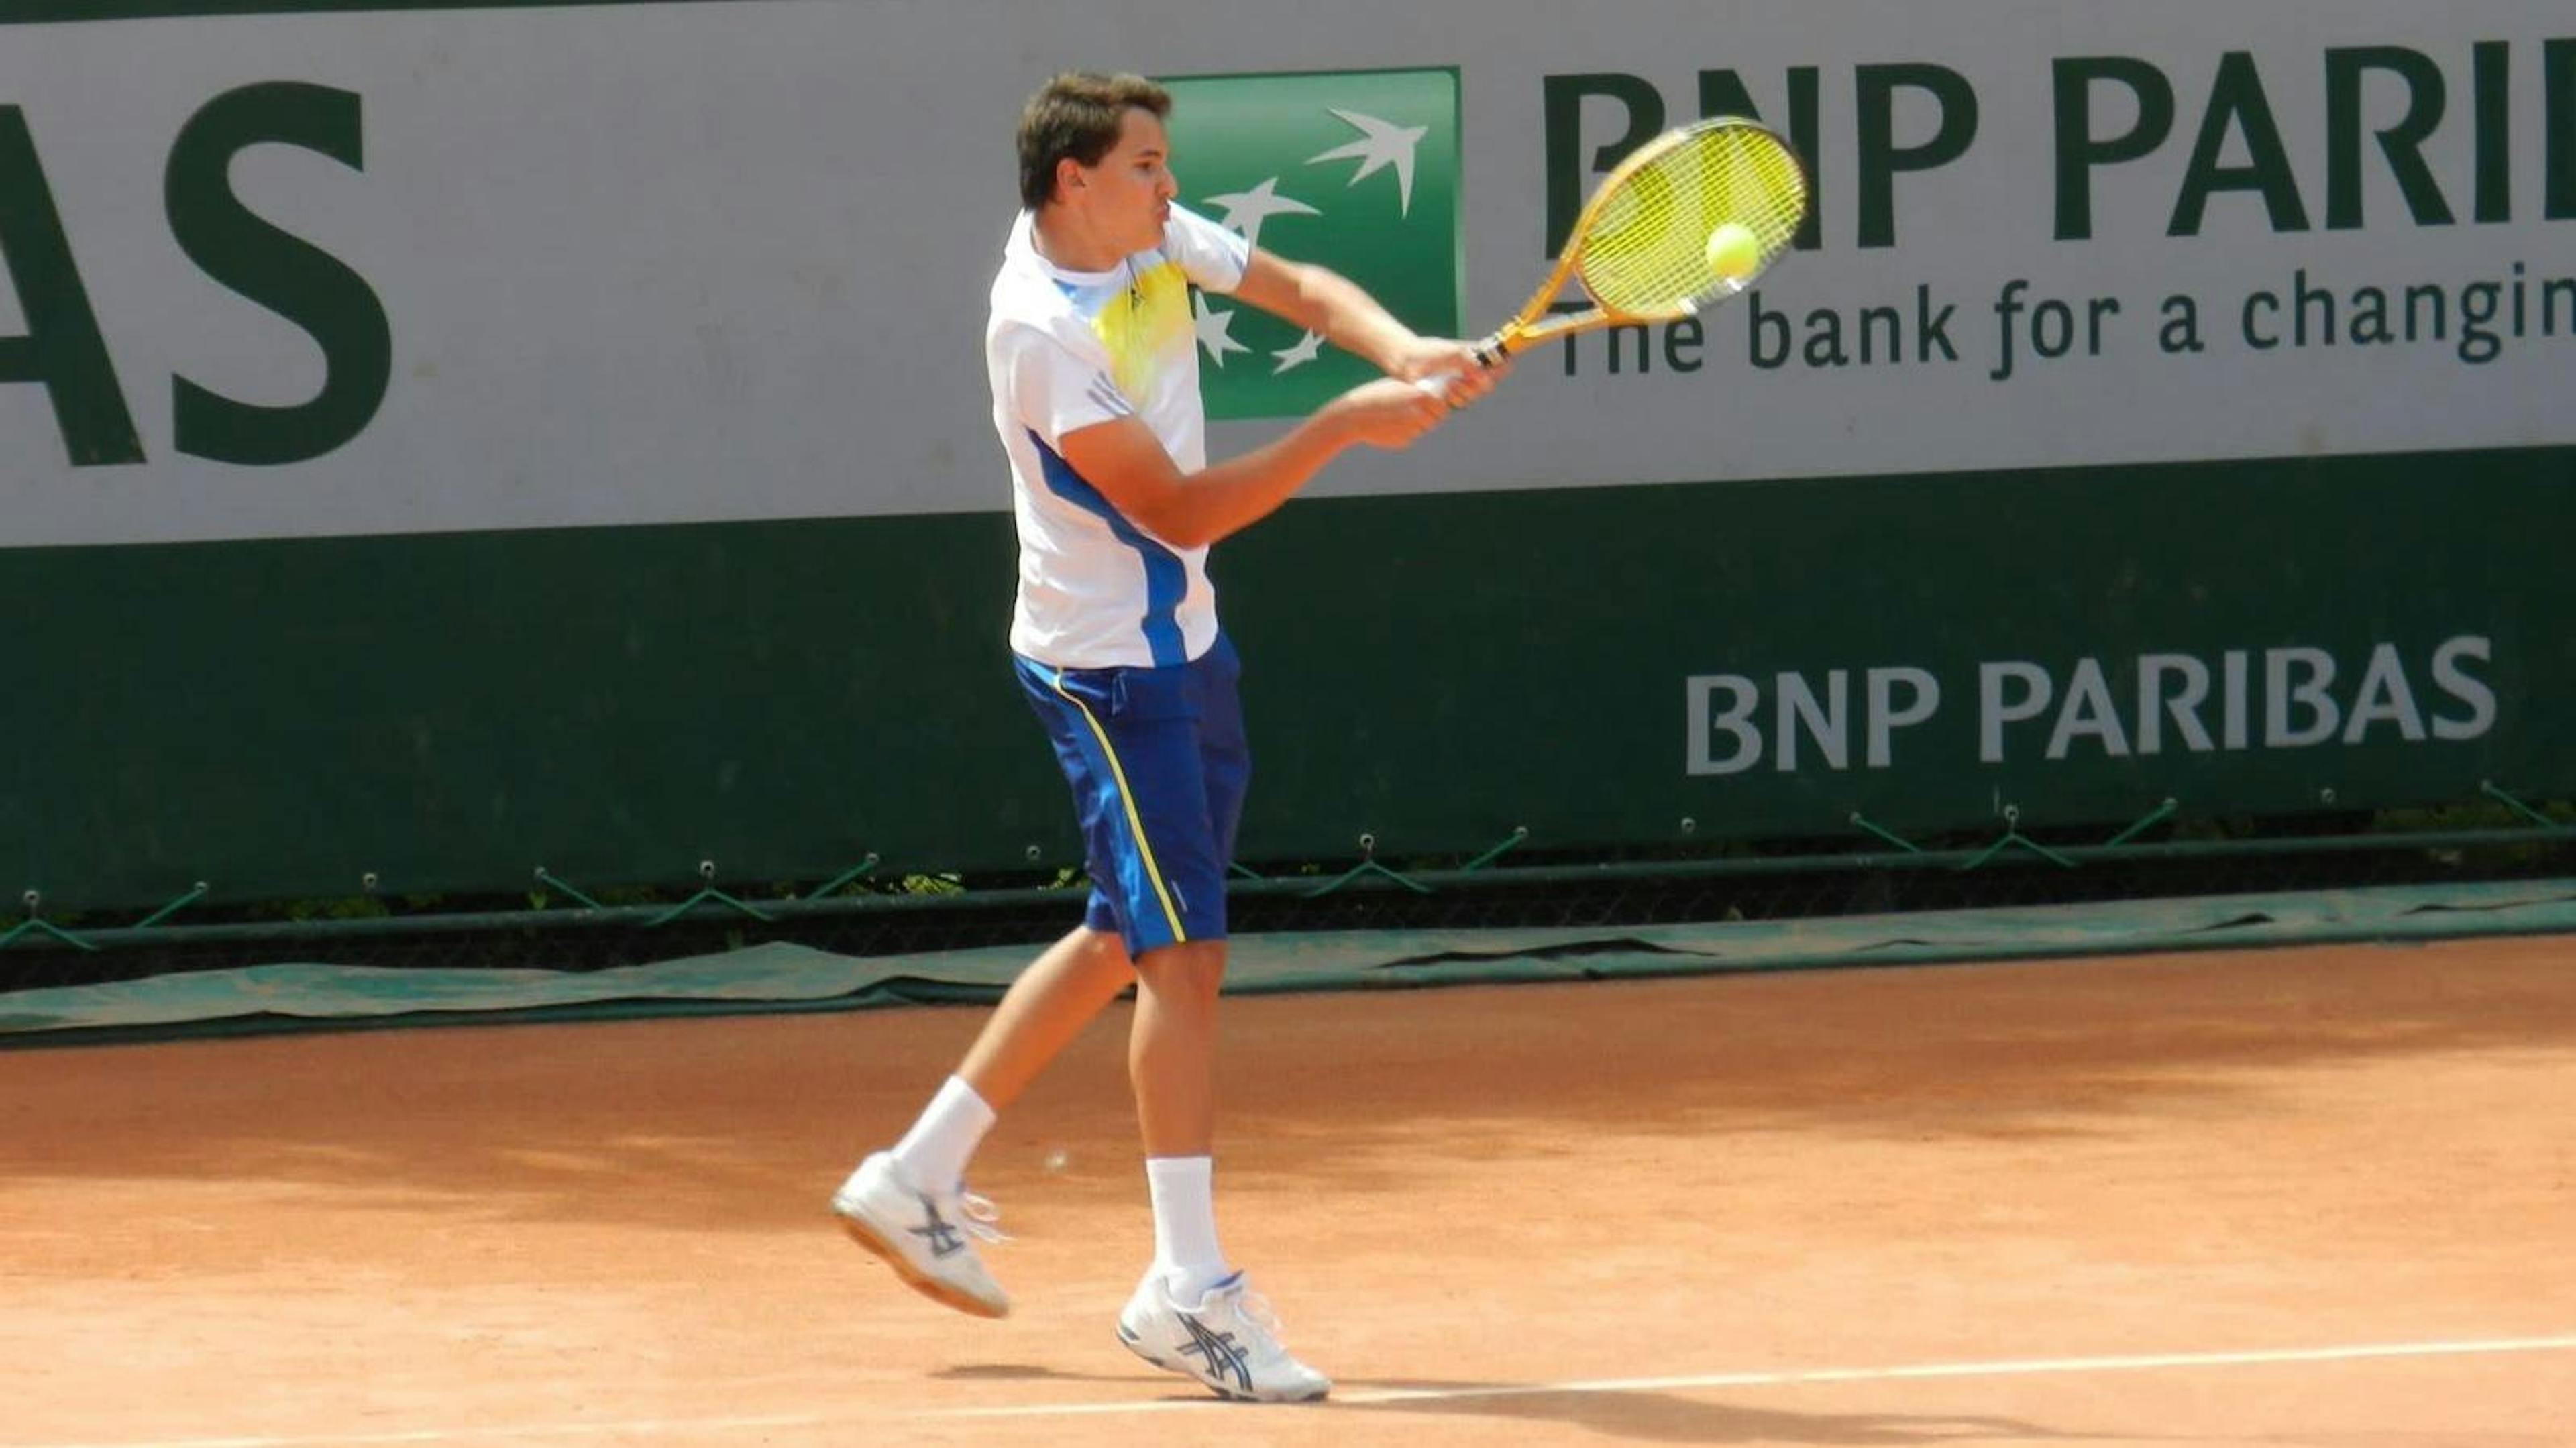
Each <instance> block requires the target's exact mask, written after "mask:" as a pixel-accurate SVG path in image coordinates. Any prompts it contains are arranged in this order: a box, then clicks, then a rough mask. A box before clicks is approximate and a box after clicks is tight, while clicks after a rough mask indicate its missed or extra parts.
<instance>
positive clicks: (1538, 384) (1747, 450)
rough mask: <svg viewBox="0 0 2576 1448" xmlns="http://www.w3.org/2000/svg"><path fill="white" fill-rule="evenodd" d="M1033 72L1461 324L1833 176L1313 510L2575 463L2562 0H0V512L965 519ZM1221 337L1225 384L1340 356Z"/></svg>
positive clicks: (53, 523)
mask: <svg viewBox="0 0 2576 1448" xmlns="http://www.w3.org/2000/svg"><path fill="white" fill-rule="evenodd" d="M206 12H214V13H206ZM271 12H276V13H271ZM315 12H319V13H315ZM74 15H88V16H93V17H113V16H117V15H129V16H134V17H138V18H128V19H114V18H106V19H94V20H92V21H89V22H87V23H83V22H79V21H75V20H71V19H66V18H64V17H69V16H74ZM154 17H158V18H154ZM1068 65H1091V66H1095V67H1125V68H1132V69H1136V70H1140V71H1144V72H1147V73H1150V74H1154V75H1158V76H1164V77H1172V78H1175V84H1176V87H1177V90H1178V93H1179V95H1180V98H1181V106H1180V110H1179V112H1178V114H1177V116H1176V118H1175V136H1176V156H1175V162H1176V168H1177V171H1178V174H1179V176H1180V178H1181V182H1182V185H1183V188H1184V194H1185V197H1186V199H1187V200H1188V201H1189V202H1191V203H1192V204H1193V205H1196V206H1199V207H1202V208H1205V209H1207V210H1208V211H1209V212H1210V213H1211V214H1213V215H1216V216H1219V217H1223V218H1228V219H1230V220H1231V222H1232V223H1233V224H1235V225H1236V226H1237V227H1238V228H1239V229H1241V230H1243V231H1244V232H1245V233H1246V234H1248V235H1249V234H1255V233H1256V232H1257V234H1258V236H1259V239H1260V241H1261V242H1262V243H1263V244H1265V245H1271V246H1275V247H1276V248H1277V249H1279V250H1281V251H1282V252H1284V253H1288V254H1291V255H1305V256H1311V257H1313V258H1316V259H1319V260H1324V261H1326V262H1328V263H1330V264H1333V265H1335V266H1338V267H1341V268H1343V269H1345V270H1347V271H1349V272H1351V273H1352V274H1353V275H1355V276H1358V277H1360V278H1361V279H1363V280H1364V281H1367V282H1369V283H1371V284H1372V285H1375V286H1378V287H1380V288H1382V289H1384V290H1385V291H1386V292H1387V293H1388V294H1389V300H1390V301H1392V302H1393V303H1395V304H1396V305H1397V306H1398V308H1399V310H1400V311H1402V312H1403V313H1404V314H1405V315H1407V316H1408V317H1409V318H1411V319H1412V320H1413V321H1414V322H1415V323H1416V324H1417V325H1420V326H1422V327H1425V328H1436V329H1456V330H1460V331H1465V332H1469V333H1478V332H1482V331H1484V330H1486V329H1489V328H1490V327H1492V326H1494V325H1496V324H1497V323H1498V322H1499V321H1500V320H1501V319H1502V318H1503V317H1504V316H1505V315H1507V314H1508V313H1509V312H1510V311H1511V310H1512V309H1514V308H1515V307H1516V306H1517V305H1518V304H1519V302H1520V301H1521V299H1522V297H1523V295H1524V294H1525V293H1526V291H1527V289H1528V288H1529V287H1530V286H1532V285H1534V284H1535V282H1536V281H1537V279H1538V278H1539V277H1540V276H1541V275H1543V274H1544V270H1545V267H1546V264H1547V261H1548V259H1549V256H1550V253H1551V249H1552V247H1553V244H1554V240H1555V238H1556V237H1557V236H1558V235H1560V234H1561V233H1562V230H1563V227H1564V224H1565V222H1566V220H1567V219H1568V217H1569V216H1570V214H1571V211H1572V209H1573V207H1574V206H1575V204H1576V203H1577V202H1579V200H1580V198H1581V196H1582V194H1583V193H1584V192H1585V191H1586V190H1588V188H1589V187H1590V185H1591V184H1592V182H1593V181H1594V180H1595V179H1596V178H1597V177H1598V176H1599V175H1600V174H1601V172H1602V171H1603V170H1604V169H1605V168H1606V167H1607V166H1608V165H1609V164H1610V162H1611V161H1613V160H1614V159H1615V158H1616V157H1617V155H1619V154H1620V153H1621V152H1622V150H1624V148H1625V147H1626V146H1628V145H1631V144H1633V143H1634V142H1635V141H1637V140H1639V139H1641V138H1642V137H1643V136H1645V135H1647V134H1649V133H1651V132H1652V131H1653V130H1655V129H1657V128H1659V127H1661V126H1664V125H1667V124H1672V123H1676V122H1679V121H1682V120H1685V119H1688V118H1690V117H1693V116H1696V115H1699V114H1701V113H1703V112H1710V111H1738V112H1742V111H1751V112H1755V113H1758V114H1759V115H1761V116H1762V117H1763V118H1765V119H1766V120H1769V121H1771V122H1772V123H1774V124H1776V125H1779V126H1781V127H1782V128H1784V129H1785V130H1787V131H1789V132H1790V133H1791V134H1792V135H1794V136H1795V137H1796V138H1797V139H1798V141H1799V143H1800V145H1801V147H1802V148H1803V149H1804V150H1805V151H1806V153H1807V156H1808V158H1809V161H1810V163H1811V165H1812V167H1813V169H1814V172H1815V175H1816V178H1817V183H1818V191H1819V203H1820V204H1819V209H1818V215H1817V222H1816V225H1815V228H1814V231H1813V235H1812V237H1811V240H1812V242H1813V245H1812V247H1811V248H1810V249H1808V250H1807V251H1805V252H1803V253H1800V254H1797V255H1794V256H1793V257H1791V258H1790V259H1789V260H1788V262H1787V263H1786V264H1785V265H1784V266H1783V267H1782V268H1781V269H1779V270H1778V271H1776V272H1775V273H1773V275H1772V276H1771V277H1770V278H1767V279H1766V280H1765V281H1764V283H1763V284H1762V285H1761V287H1760V288H1759V289H1758V291H1757V293H1756V294H1755V295H1753V296H1750V297H1747V298H1745V299H1743V300H1742V301H1739V302H1737V303H1735V304H1732V305H1730V306H1728V307H1726V308H1723V309H1721V310H1720V311H1718V312H1716V313H1714V314H1712V315H1711V316H1709V317H1708V318H1706V319H1705V320H1704V321H1693V322H1687V323H1683V324H1679V325H1676V326H1672V327H1659V328H1655V329H1651V331H1643V332H1628V333H1612V334H1607V335H1596V336H1592V337H1588V338H1584V339H1579V340H1577V341H1575V342H1572V343H1569V344H1566V345H1564V346H1561V347H1556V348H1550V349H1547V350H1545V351H1543V352H1541V353H1539V354H1536V355H1533V356H1531V357H1529V358H1527V359H1526V360H1525V362H1524V363H1523V366H1522V369H1521V371H1522V375H1521V376H1520V377H1519V378H1517V379H1516V380H1515V382H1514V383H1513V390H1512V392H1511V394H1510V395H1509V398H1508V399H1507V405H1505V406H1501V407H1496V408H1492V409H1487V410H1486V411H1485V412H1483V413H1482V414H1481V415H1479V416H1478V417H1477V418H1476V419H1475V421H1474V422H1473V424H1472V425H1468V426H1462V427H1459V428H1456V429H1453V430H1451V431H1449V432H1448V433H1445V434H1444V435H1442V436H1441V437H1439V438H1438V439H1436V440H1435V441H1434V442H1433V443H1432V444H1431V445H1429V446H1427V447H1425V448H1422V449H1419V450H1417V451H1415V452H1413V453H1411V454H1407V455H1403V456H1369V457H1360V458H1354V459H1352V460H1350V461H1349V462H1348V463H1346V464H1345V465H1343V466H1341V467H1339V468H1337V469H1335V470H1334V471H1333V472H1332V473H1331V475H1330V476H1329V477H1328V478H1327V479H1326V480H1325V481H1324V482H1323V483H1322V484H1321V485H1320V491H1321V492H1323V493H1326V494H1331V493H1343V494H1388V493H1407V492H1438V491H1456V490H1485V489H1495V488H1538V487H1564V486H1589V485H1596V484H1604V483H1617V482H1635V481H1640V480H1675V481H1698V480H1706V479H1711V478H1778V477H1817V476H1854V475H1867V474H1882V473H1898V472H1914V471H1962V470H1978V469H1996V468H2082V467H2087V466H2094V465H2100V464H2106V463H2125V462H2176V461H2198V460H2207V459H2216V458H2242V457H2280V456H2313V455H2340V454H2361V453H2372V452H2386V451H2397V450H2409V451H2425V450H2446V449H2459V448H2477V447H2498V446H2531V445H2542V444H2565V443H2570V442H2576V415H2571V413H2570V411H2569V409H2567V408H2566V407H2565V406H2563V396H2564V386H2563V380H2564V378H2565V376H2566V375H2567V373H2568V370H2569V367H2570V361H2571V358H2576V260H2571V257H2576V246H2571V245H2570V241H2569V238H2570V237H2571V236H2576V22H2571V20H2570V18H2569V16H2568V14H2567V12H2566V10H2565V7H2564V6H2563V5H2561V4H2557V3H2554V0H2459V3H2454V4H2450V5H2447V6H2445V7H2443V8H2442V9H2441V11H2440V13H2439V15H2438V16H2431V15H2428V13H2427V12H2426V11H2425V10H2424V9H2423V7H2422V6H2420V5H2417V4H2413V3H2407V0H2267V3H2265V4H2262V5H2259V6H2250V7H2234V8H2223V9H2212V8H2208V7H2197V8H2192V9H2189V10H2176V9H2174V8H2172V7H2137V6H2116V5H2110V4H2098V3H2096V4H2077V5H2071V6H2069V5H2039V4H2036V3H2033V0H1944V3H1931V4H1927V3H1922V0H1846V3H1840V4H1833V5H1825V6H1818V5H1814V4H1807V3H1796V0H1748V3H1745V4H1740V5H1732V6H1728V7H1726V8H1725V9H1724V10H1723V11H1722V12H1721V11H1716V10H1712V9H1710V8H1709V7H1707V6H1704V5H1696V4H1674V3H1669V0H1604V3H1603V4H1601V5H1598V6H1594V7H1590V8H1585V9H1582V10H1580V11H1579V12H1578V11H1576V10H1569V9H1566V8H1565V7H1562V6H1558V5H1553V4H1542V3H1537V0H1479V3H1474V4H1468V3H1464V0H1460V3H1458V4H1455V5H1452V6H1449V7H1447V8H1445V9H1444V8H1442V7H1440V6H1433V7H1432V8H1431V9H1429V10H1427V11H1423V12H1422V13H1421V14H1420V15H1419V16H1418V17H1417V23H1415V24H1413V25H1410V26H1408V27H1404V34H1403V35H1395V34H1391V33H1390V28H1389V26H1388V25H1387V24H1386V17H1385V15H1384V13H1383V8H1382V7H1379V6H1375V5H1371V4H1368V3H1363V0H1306V3H1301V4H1298V5H1294V6H1271V5H1249V4H1245V5H1220V6H1216V7H1213V8H1210V7H1206V6H1199V5H1192V4H1183V3H1179V0H1085V3H1074V4H1060V5H1044V6H1034V5H1027V4H1019V3H1004V0H947V3H942V4H938V5H879V4H865V5H861V4H847V3H840V0H745V3H722V4H716V3H701V4H688V3H680V4H634V5H619V4H606V5H570V6H546V5H513V6H502V7H494V8H481V9H456V8H448V7H443V6H427V5H388V6H377V7H372V8H370V7H363V6H356V5H349V4H339V3H333V4H327V5H325V4H282V5H277V6H273V7H261V6H258V5H253V4H238V3H223V4H211V3H209V4H196V5H191V4H188V3H184V0H149V3H146V0H133V3H126V4H116V3H105V4H98V5H81V6H74V5H67V4H51V3H31V0H19V3H16V4H10V5H0V265H4V266H5V282H6V284H5V285H0V437H6V438H8V439H10V440H12V442H13V447H12V449H11V451H12V453H13V455H14V456H15V457H16V458H17V463H16V465H15V466H13V467H12V468H11V469H9V470H8V473H7V475H6V478H5V480H0V490H5V501H6V504H7V508H8V516H9V517H10V519H11V538H12V541H14V542H16V543H19V544H42V543H98V542H136V541H147V540H178V539H216V538H236V537H281V536H304V535H315V534H351V533H409V532H426V531H447V530H457V529H479V528H525V527H556V526H576V525H589V524H627V523H674V522H703V521H713V520H727V519H730V520H752V519H763V518H790V517H814V516H885V515H898V514H918V513H942V512H976V511H998V510H1000V509H1002V508H1003V507H1005V505H1006V502H1007V490H1006V488H1005V486H1004V482H1003V479H1004V476H1005V474H1004V471H1003V468H1002V465H1001V460H1000V455H999V452H998V448H997V445H996V444H995V443H994V441H993V439H992V438H991V436H990V427H989V424H988V422H987V420H986V417H985V409H984V405H983V400H982V399H983V391H984V384H983V378H982V366H981V360H980V357H979V356H978V342H977V339H978V337H979V335H980V327H981V319H982V316H983V311H984V297H985V289H986V286H987V284H988V282H989V280H990V277H991V273H992V270H993V267H994V265H995V260H996V257H997V256H998V251H999V247H1000V244H1001V242H1000V238H1001V237H1002V235H1003V233H1004V232H1005V230H1006V229H1007V227H1008V225H1009V222H1010V213H1011V210H1012V206H1013V201H1012V187H1011V180H1012V168H1011V157H1010V152H1009V140H1008V138H1009V134H1010V126H1011V122H1012V119H1013V117H1014V115H1015V114H1016V108H1017V106H1018V105H1019V103H1020V101H1021V100H1022V98H1024V97H1025V96H1026V95H1027V93H1028V92H1029V91H1030V90H1031V89H1033V88H1034V87H1035V86H1036V84H1037V83H1038V82H1039V81H1041V80H1042V79H1043V78H1044V77H1045V75H1046V74H1047V73H1048V72H1049V71H1051V70H1053V69H1055V68H1057V67H1059V66H1068ZM1201 340H1202V343H1203V345H1204V347H1205V348H1206V356H1207V360H1208V362H1209V363H1210V366H1209V367H1208V368H1207V369H1206V370H1207V372H1208V374H1209V376H1210V377H1211V378H1212V379H1213V383H1214V385H1213V387H1212V390H1211V391H1212V398H1211V400H1212V405H1213V408H1214V411H1215V412H1216V414H1217V415H1218V416H1219V417H1220V418H1253V419H1264V418H1269V417H1272V416H1276V415H1278V414H1280V413H1282V412H1288V411H1294V410H1298V409H1302V408H1304V407H1306V406H1310V405H1312V403H1313V402H1314V401H1315V400H1316V399H1317V398H1319V397H1320V396H1322V395H1324V394H1326V393H1327V392H1329V391H1330V390H1331V389H1332V388H1333V387H1334V386H1337V385H1343V384H1346V383H1347V382H1349V381H1350V380H1353V379H1354V378H1355V377H1357V376H1358V375H1360V374H1359V371H1358V369H1357V366H1356V364H1355V363H1352V362H1351V361H1350V359H1347V358H1339V359H1337V358H1335V357H1334V356H1333V355H1332V354H1331V353H1330V351H1329V350H1324V349H1319V348H1318V347H1317V346H1316V344H1314V343H1312V342H1310V341H1309V340H1308V339H1304V338H1302V337H1299V336H1297V335H1295V334H1294V333H1293V332H1290V331H1287V330H1285V329H1282V328H1279V327H1277V326H1275V325H1273V324H1272V322H1271V321H1270V319H1268V318H1266V317H1263V316H1260V315H1257V314H1246V313H1245V312H1244V311H1243V310H1242V309H1240V308H1236V307H1233V306H1231V305H1230V304H1225V303H1223V302H1221V301H1211V302H1208V303H1207V304H1205V306H1204V308H1203V312H1202V324H1201ZM1273 430H1275V429H1274V428H1273V427H1272V426H1271V425H1269V424H1267V423H1264V422H1247V423H1245V424H1243V425H1242V426H1240V427H1220V428H1219V430H1218V432H1217V435H1216V438H1215V441H1216V442H1217V444H1218V446H1219V448H1220V450H1222V449H1224V448H1226V447H1229V446H1238V447H1239V446H1243V445H1246V444H1248V443H1249V442H1250V441H1253V440H1256V439H1258V438H1259V437H1262V436H1266V435H1268V433H1269V432H1271V431H1273Z"/></svg>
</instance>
